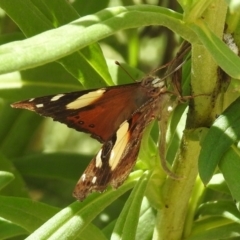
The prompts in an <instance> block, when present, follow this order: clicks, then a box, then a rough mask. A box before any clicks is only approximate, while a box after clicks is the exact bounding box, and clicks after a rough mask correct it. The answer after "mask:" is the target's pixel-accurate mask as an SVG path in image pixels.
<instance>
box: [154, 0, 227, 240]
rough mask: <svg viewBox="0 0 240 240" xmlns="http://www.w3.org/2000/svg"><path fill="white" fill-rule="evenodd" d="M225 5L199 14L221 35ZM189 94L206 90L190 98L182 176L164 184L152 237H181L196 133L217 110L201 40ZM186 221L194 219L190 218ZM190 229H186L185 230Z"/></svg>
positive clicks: (178, 163) (213, 70) (213, 71)
mask: <svg viewBox="0 0 240 240" xmlns="http://www.w3.org/2000/svg"><path fill="white" fill-rule="evenodd" d="M226 11H227V5H226V3H225V1H224V0H220V1H213V2H212V3H211V4H210V5H209V6H208V8H207V10H206V11H205V12H204V13H203V16H202V18H203V19H204V20H205V22H206V23H207V25H208V27H209V28H210V29H211V30H212V31H213V32H214V33H215V34H216V35H217V36H219V37H220V38H221V37H222V33H223V29H224V24H225V16H226ZM191 74H192V76H191V86H192V94H193V95H197V94H207V95H206V96H199V97H196V98H194V99H193V100H191V102H190V106H189V112H188V117H187V123H186V130H185V131H184V134H183V138H182V141H181V146H180V149H179V153H178V155H177V157H176V160H175V163H174V169H176V173H177V175H180V176H183V178H182V179H181V180H174V179H171V178H168V179H167V180H166V183H165V186H164V193H163V199H164V203H165V204H164V207H163V208H162V209H161V210H160V211H159V212H158V216H157V221H156V228H155V232H154V237H153V238H154V239H161V240H166V239H167V240H179V239H182V235H183V231H184V228H187V229H191V226H189V225H188V226H185V225H184V224H185V219H186V215H187V212H188V207H189V206H188V204H189V199H190V198H191V194H192V190H193V187H194V184H195V180H196V177H197V174H198V155H199V152H200V145H199V141H198V137H196V136H198V135H199V134H201V128H202V127H209V126H210V125H211V124H212V122H213V121H214V119H215V116H216V114H219V112H218V110H219V106H220V102H221V101H220V96H221V83H220V81H219V78H218V66H217V65H216V63H215V62H214V60H213V59H212V57H211V56H210V54H209V52H208V51H207V50H206V49H205V48H204V46H203V45H200V44H192V72H191ZM187 222H188V224H191V223H192V222H193V220H192V221H189V219H188V221H187ZM188 231H189V230H188Z"/></svg>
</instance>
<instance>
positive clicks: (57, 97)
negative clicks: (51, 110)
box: [50, 94, 65, 102]
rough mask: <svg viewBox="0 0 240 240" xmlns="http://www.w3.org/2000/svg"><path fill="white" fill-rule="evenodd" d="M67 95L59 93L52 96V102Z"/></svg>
mask: <svg viewBox="0 0 240 240" xmlns="http://www.w3.org/2000/svg"><path fill="white" fill-rule="evenodd" d="M63 96H65V94H58V95H56V96H54V97H52V98H51V100H50V101H51V102H53V101H57V100H59V99H60V98H61V97H63Z"/></svg>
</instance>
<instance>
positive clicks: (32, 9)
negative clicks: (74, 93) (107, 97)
mask: <svg viewBox="0 0 240 240" xmlns="http://www.w3.org/2000/svg"><path fill="white" fill-rule="evenodd" d="M16 5H17V6H18V8H19V9H21V12H20V13H19V11H16V7H15V6H16ZM0 6H1V7H2V8H3V9H4V10H5V11H6V13H7V14H9V16H11V18H12V19H13V20H14V21H15V22H16V23H17V24H18V26H19V27H20V28H21V30H22V31H23V32H24V34H25V35H26V36H27V37H32V36H34V35H37V34H39V33H41V32H44V31H47V30H50V29H52V28H54V27H55V28H56V27H59V26H61V25H63V24H66V23H69V22H71V21H73V20H74V19H77V18H78V17H79V15H78V14H77V12H76V11H75V10H74V9H73V8H72V7H71V5H70V4H67V3H66V1H63V0H58V1H56V0H54V1H30V0H27V1H25V0H19V1H17V0H12V1H11V2H9V1H5V0H3V1H1V2H0ZM63 9H64V13H63V12H62V11H63ZM25 12H28V15H26V14H24V13H25ZM65 34H66V33H65ZM65 34H63V35H65ZM46 39H48V41H46ZM39 40H40V39H39ZM49 41H51V40H50V38H45V39H44V38H42V39H41V40H40V42H41V43H40V42H39V43H37V45H35V44H36V43H34V42H31V41H30V43H29V44H31V45H29V46H28V47H29V48H31V49H32V50H30V51H29V53H28V57H30V58H36V55H35V57H34V56H33V55H34V54H35V53H34V51H35V50H34V49H38V48H39V45H38V44H40V45H41V44H43V45H44V42H49ZM19 43H20V42H16V43H15V46H16V47H17V46H18V45H19ZM69 43H70V42H69V41H66V42H65V43H64V44H65V46H62V47H63V48H65V51H66V54H65V56H67V55H69V54H70V53H68V54H67V49H68V46H69ZM10 44H11V43H10ZM13 44H14V43H13ZM55 44H56V42H55ZM48 51H50V49H45V47H44V49H42V51H41V52H38V55H42V56H44V55H48ZM51 51H52V52H58V51H59V49H57V47H56V45H55V47H53V48H52V49H51ZM72 53H73V52H72ZM14 55H15V57H16V52H15V54H14ZM30 55H32V56H30ZM92 56H94V58H93V57H92ZM28 57H27V58H28ZM38 57H39V56H38ZM43 58H44V57H43ZM24 59H25V60H27V59H26V58H25V57H21V56H20V55H19V57H18V60H17V61H18V62H19V63H20V62H22V61H25V60H24ZM55 60H56V59H55ZM50 61H52V60H50ZM50 61H44V62H43V63H42V64H45V63H47V62H50ZM59 63H60V64H61V65H63V66H64V67H65V69H66V70H67V71H68V72H69V73H71V74H72V75H73V76H74V77H75V78H77V79H78V80H79V81H80V82H81V83H82V85H83V86H84V87H86V88H89V87H101V86H104V85H105V84H106V83H107V84H108V85H110V84H111V85H112V81H111V78H110V75H109V73H108V69H107V65H106V62H105V59H104V57H103V54H102V52H101V49H100V48H99V46H98V45H97V44H93V45H91V46H89V47H86V48H85V49H83V50H82V51H78V52H76V53H73V54H71V55H69V56H67V57H65V58H62V59H59ZM42 64H40V65H42ZM38 65H39V64H38ZM34 66H36V65H34ZM34 66H33V67H34ZM21 69H23V68H21ZM24 69H25V67H24ZM14 70H20V69H19V68H15V69H14ZM84 76H88V78H87V79H88V81H86V80H85V78H84Z"/></svg>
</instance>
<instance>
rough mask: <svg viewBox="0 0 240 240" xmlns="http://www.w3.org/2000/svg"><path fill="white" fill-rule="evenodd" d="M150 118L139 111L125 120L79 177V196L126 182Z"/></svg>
mask: <svg viewBox="0 0 240 240" xmlns="http://www.w3.org/2000/svg"><path fill="white" fill-rule="evenodd" d="M142 121H144V122H142ZM147 121H148V119H145V118H144V113H143V112H136V113H135V114H134V115H133V116H132V118H131V119H130V120H128V121H125V122H123V123H122V124H121V126H120V127H119V129H118V130H117V132H116V133H115V134H114V136H113V138H112V139H111V140H110V141H108V142H106V143H104V145H103V147H102V149H101V150H100V151H99V152H98V154H97V155H96V156H95V158H94V159H93V160H92V161H91V162H90V164H89V165H88V167H87V168H86V170H85V171H84V173H83V174H82V176H81V178H80V179H79V181H78V183H77V185H76V187H75V190H74V193H73V195H74V196H75V197H76V198H77V199H79V200H83V199H84V198H85V197H86V196H87V195H88V194H89V193H91V192H94V191H100V192H102V191H104V190H105V189H106V188H107V186H108V185H112V187H114V188H117V187H119V186H120V185H121V184H122V183H123V181H124V180H125V179H126V178H127V176H128V175H129V173H130V172H131V170H132V168H133V166H134V165H135V162H136V159H137V156H138V152H139V148H140V143H141V138H142V134H143V130H144V127H145V125H146V124H148V122H147Z"/></svg>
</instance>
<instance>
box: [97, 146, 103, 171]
mask: <svg viewBox="0 0 240 240" xmlns="http://www.w3.org/2000/svg"><path fill="white" fill-rule="evenodd" d="M101 155H102V149H101V150H100V151H99V152H98V154H97V156H96V167H97V168H101V167H102V159H101Z"/></svg>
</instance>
